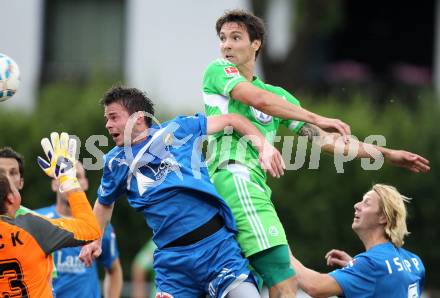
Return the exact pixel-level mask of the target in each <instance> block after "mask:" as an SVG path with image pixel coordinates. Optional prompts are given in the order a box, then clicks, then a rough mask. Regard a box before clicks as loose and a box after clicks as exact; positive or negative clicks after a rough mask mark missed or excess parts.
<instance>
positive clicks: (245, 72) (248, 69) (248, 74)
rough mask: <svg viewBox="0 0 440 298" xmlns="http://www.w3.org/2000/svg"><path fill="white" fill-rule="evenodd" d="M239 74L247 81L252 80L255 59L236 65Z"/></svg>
mask: <svg viewBox="0 0 440 298" xmlns="http://www.w3.org/2000/svg"><path fill="white" fill-rule="evenodd" d="M238 70H239V71H240V74H241V75H242V76H243V77H245V78H246V80H248V81H249V82H252V80H253V78H254V70H255V61H252V60H250V61H249V62H247V63H245V64H242V65H240V66H238Z"/></svg>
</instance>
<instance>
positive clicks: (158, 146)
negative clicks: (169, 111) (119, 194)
mask: <svg viewBox="0 0 440 298" xmlns="http://www.w3.org/2000/svg"><path fill="white" fill-rule="evenodd" d="M179 127H180V125H179V124H178V123H175V122H172V123H170V124H169V125H168V126H167V127H165V128H161V129H159V130H156V131H154V130H153V129H151V130H152V132H153V134H152V138H151V139H150V141H148V143H147V144H145V145H144V146H143V148H142V149H141V150H139V152H138V153H137V154H136V156H135V157H130V158H129V160H132V161H130V162H127V161H124V162H125V163H126V164H129V165H130V166H129V167H130V174H129V176H128V180H127V184H128V185H130V183H131V179H132V177H133V176H134V177H135V178H136V182H137V188H138V191H139V193H140V195H143V194H144V193H145V191H147V189H148V188H150V187H154V186H158V185H160V184H161V183H162V182H163V181H164V180H165V178H166V177H167V175H168V174H169V173H170V172H174V173H175V174H176V175H177V177H179V178H180V179H181V180H183V175H182V173H181V171H180V168H181V165H180V164H179V163H178V162H177V160H176V157H175V156H174V155H173V153H172V152H171V147H177V148H178V147H180V146H182V145H183V144H185V143H186V142H187V141H188V140H189V139H191V137H192V134H191V135H188V136H186V137H185V138H183V139H177V138H175V136H174V134H173V132H174V131H176V130H177V129H178V128H179Z"/></svg>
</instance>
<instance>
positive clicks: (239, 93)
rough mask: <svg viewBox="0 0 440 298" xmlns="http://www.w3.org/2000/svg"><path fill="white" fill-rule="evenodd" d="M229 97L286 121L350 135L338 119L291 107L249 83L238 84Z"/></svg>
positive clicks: (284, 101)
mask: <svg viewBox="0 0 440 298" xmlns="http://www.w3.org/2000/svg"><path fill="white" fill-rule="evenodd" d="M230 95H231V97H232V98H234V99H236V100H239V101H241V102H242V103H244V104H247V105H249V106H252V107H255V108H256V109H258V110H260V111H262V112H263V113H265V114H268V115H272V116H276V117H279V118H282V119H287V120H297V121H304V122H307V123H311V124H315V125H316V126H318V127H320V128H323V129H334V130H336V131H338V132H339V133H340V134H341V135H343V136H347V135H350V134H351V131H350V126H349V125H348V124H346V123H344V122H342V121H341V120H339V119H331V118H327V117H323V116H320V115H318V114H315V113H312V112H310V111H308V110H306V109H304V108H301V107H299V106H296V105H293V104H291V103H290V102H288V101H287V100H284V99H283V98H282V97H280V96H278V95H275V94H273V93H271V92H269V91H266V90H263V89H260V88H258V87H255V86H254V85H252V84H251V83H249V82H240V83H238V84H237V85H236V86H235V87H234V88H233V89H232V91H231V93H230Z"/></svg>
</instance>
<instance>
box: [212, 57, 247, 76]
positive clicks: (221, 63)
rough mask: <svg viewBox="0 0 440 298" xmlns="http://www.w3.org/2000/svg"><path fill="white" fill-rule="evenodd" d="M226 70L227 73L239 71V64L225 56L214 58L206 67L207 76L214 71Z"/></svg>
mask: <svg viewBox="0 0 440 298" xmlns="http://www.w3.org/2000/svg"><path fill="white" fill-rule="evenodd" d="M219 71H220V72H222V73H223V72H225V73H226V74H232V73H237V74H238V73H239V72H238V68H237V66H236V65H235V64H234V63H232V62H231V61H229V60H227V59H223V58H218V59H215V60H212V61H211V62H210V63H209V64H208V66H207V67H206V69H205V73H204V74H205V76H206V75H207V74H212V73H213V72H219Z"/></svg>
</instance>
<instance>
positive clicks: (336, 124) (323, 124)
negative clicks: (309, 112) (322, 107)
mask: <svg viewBox="0 0 440 298" xmlns="http://www.w3.org/2000/svg"><path fill="white" fill-rule="evenodd" d="M313 124H315V125H316V126H318V127H319V128H321V129H323V130H325V131H328V132H338V133H340V134H341V135H342V136H343V137H344V141H345V142H346V143H348V136H349V135H351V129H350V125H348V124H347V123H345V122H342V121H341V120H339V119H332V118H327V117H322V116H320V117H319V118H318V120H317V121H316V123H313Z"/></svg>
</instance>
